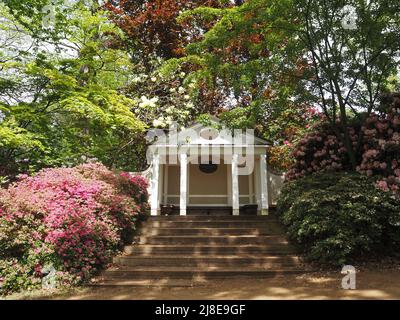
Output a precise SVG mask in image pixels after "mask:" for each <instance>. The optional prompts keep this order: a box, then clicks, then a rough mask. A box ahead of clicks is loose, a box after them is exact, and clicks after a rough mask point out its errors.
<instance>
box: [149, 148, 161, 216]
mask: <svg viewBox="0 0 400 320" xmlns="http://www.w3.org/2000/svg"><path fill="white" fill-rule="evenodd" d="M159 173H160V155H158V154H155V155H153V159H152V174H151V200H150V208H151V209H150V213H151V215H152V216H156V215H157V214H158V191H159V190H158V183H159V181H158V178H159Z"/></svg>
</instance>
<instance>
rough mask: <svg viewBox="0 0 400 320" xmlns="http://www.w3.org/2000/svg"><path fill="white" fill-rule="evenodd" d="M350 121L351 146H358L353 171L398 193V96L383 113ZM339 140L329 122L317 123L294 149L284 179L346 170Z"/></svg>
mask: <svg viewBox="0 0 400 320" xmlns="http://www.w3.org/2000/svg"><path fill="white" fill-rule="evenodd" d="M354 122H355V124H352V125H351V128H350V130H349V133H350V139H351V141H352V143H353V146H354V147H355V148H356V147H357V146H360V148H358V149H359V152H358V154H357V155H356V156H357V160H358V166H357V168H356V170H357V171H358V172H359V173H361V174H364V175H367V176H369V177H372V176H374V177H375V178H376V180H377V182H376V186H377V187H378V188H380V189H381V190H383V191H387V192H389V191H391V192H393V193H394V194H396V195H398V196H399V188H400V96H398V97H397V96H396V95H395V96H394V98H393V101H392V103H391V105H390V108H389V110H388V111H387V112H382V113H380V114H376V113H373V114H371V115H370V116H369V117H368V118H367V119H366V121H365V123H364V124H363V125H362V126H361V125H360V124H359V123H360V122H359V121H354ZM360 133H362V134H361V137H360ZM341 140H342V139H338V138H337V134H335V132H334V131H333V128H332V127H331V126H330V125H329V124H327V123H325V124H321V125H318V126H317V127H316V128H315V131H313V132H312V133H310V134H308V135H306V136H305V137H304V138H303V139H301V141H300V142H299V144H298V145H297V147H296V148H295V149H294V151H293V153H292V155H293V157H294V158H295V160H296V162H295V164H294V165H293V167H292V168H291V169H290V170H289V172H288V173H287V176H286V178H287V179H288V180H294V179H298V178H301V177H304V176H306V175H308V174H311V173H314V172H319V171H342V170H350V169H351V165H350V161H349V159H348V153H347V150H346V147H345V146H344V145H343V143H342V141H341Z"/></svg>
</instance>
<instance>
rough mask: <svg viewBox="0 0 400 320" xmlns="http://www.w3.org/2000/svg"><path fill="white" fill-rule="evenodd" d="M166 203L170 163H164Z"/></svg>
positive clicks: (165, 200)
mask: <svg viewBox="0 0 400 320" xmlns="http://www.w3.org/2000/svg"><path fill="white" fill-rule="evenodd" d="M164 204H168V164H167V163H166V164H165V165H164Z"/></svg>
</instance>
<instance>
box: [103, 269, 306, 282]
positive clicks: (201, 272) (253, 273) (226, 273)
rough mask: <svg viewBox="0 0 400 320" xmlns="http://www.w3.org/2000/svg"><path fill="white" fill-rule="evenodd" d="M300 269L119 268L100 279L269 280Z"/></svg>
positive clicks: (295, 272) (302, 270)
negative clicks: (249, 278)
mask: <svg viewBox="0 0 400 320" xmlns="http://www.w3.org/2000/svg"><path fill="white" fill-rule="evenodd" d="M304 272H305V270H304V269H302V268H278V269H260V268H258V269H257V268H252V269H250V268H243V269H241V268H237V267H235V268H226V267H223V268H216V267H202V268H199V269H195V268H192V267H179V268H167V267H162V268H150V267H146V268H136V267H135V268H122V267H121V268H119V269H111V268H110V269H108V270H106V271H104V272H103V274H102V275H101V277H100V279H102V280H103V281H108V282H112V281H114V282H117V281H124V280H128V281H129V280H133V279H135V280H156V279H160V280H163V281H166V280H170V279H180V280H184V279H187V280H188V279H190V280H193V281H201V280H209V279H232V278H235V279H238V278H248V277H251V278H254V279H260V278H270V277H276V276H280V275H281V276H283V275H288V274H300V273H304Z"/></svg>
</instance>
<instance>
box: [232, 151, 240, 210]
mask: <svg viewBox="0 0 400 320" xmlns="http://www.w3.org/2000/svg"><path fill="white" fill-rule="evenodd" d="M232 214H233V215H234V216H238V215H239V178H238V155H237V154H234V155H233V156H232Z"/></svg>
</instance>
